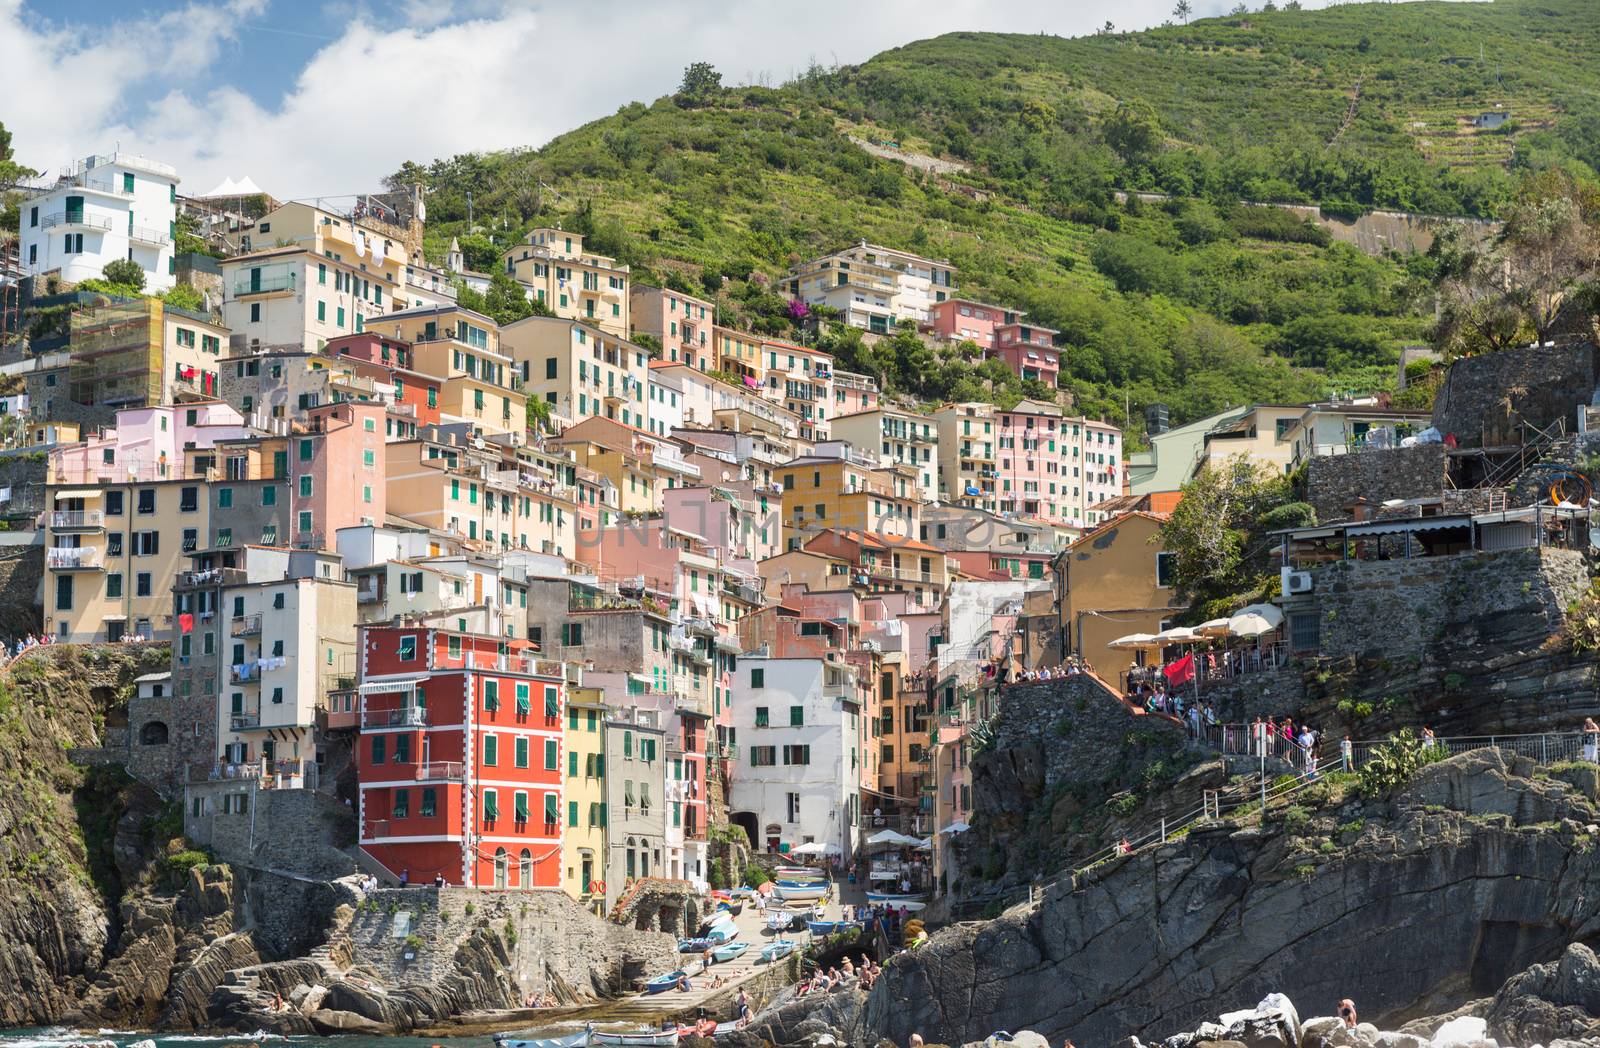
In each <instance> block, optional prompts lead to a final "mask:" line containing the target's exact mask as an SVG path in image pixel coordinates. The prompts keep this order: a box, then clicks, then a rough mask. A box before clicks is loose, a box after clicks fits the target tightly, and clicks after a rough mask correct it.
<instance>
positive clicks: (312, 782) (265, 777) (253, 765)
mask: <svg viewBox="0 0 1600 1048" xmlns="http://www.w3.org/2000/svg"><path fill="white" fill-rule="evenodd" d="M318 770H319V769H318V766H317V763H316V762H315V761H313V760H311V759H309V758H305V757H299V758H291V759H286V760H277V761H271V760H266V759H262V760H258V761H248V762H245V763H239V764H234V763H230V762H228V761H212V762H211V763H209V764H207V763H204V762H196V763H192V764H189V765H187V766H186V767H185V769H184V781H185V782H188V783H203V782H238V781H251V780H253V781H254V782H255V783H256V787H257V788H258V789H263V790H314V789H316V788H317V778H318Z"/></svg>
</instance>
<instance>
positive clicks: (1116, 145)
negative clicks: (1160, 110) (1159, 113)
mask: <svg viewBox="0 0 1600 1048" xmlns="http://www.w3.org/2000/svg"><path fill="white" fill-rule="evenodd" d="M1101 135H1102V136H1104V138H1105V140H1106V145H1108V146H1110V147H1111V148H1112V149H1113V150H1114V151H1115V152H1116V154H1117V155H1118V156H1120V157H1122V159H1123V160H1124V161H1125V162H1127V163H1129V164H1138V163H1143V162H1145V161H1147V160H1149V159H1150V158H1151V157H1152V156H1154V155H1155V153H1156V150H1157V149H1158V148H1159V147H1160V145H1161V125H1160V123H1159V122H1158V121H1157V120H1156V113H1155V110H1154V109H1151V108H1150V105H1149V104H1148V103H1146V102H1143V101H1141V100H1139V99H1134V100H1132V101H1129V102H1123V103H1121V104H1120V105H1118V106H1117V108H1116V110H1115V111H1114V112H1113V113H1112V114H1111V115H1110V116H1108V117H1106V119H1105V123H1104V125H1103V126H1102V127H1101Z"/></svg>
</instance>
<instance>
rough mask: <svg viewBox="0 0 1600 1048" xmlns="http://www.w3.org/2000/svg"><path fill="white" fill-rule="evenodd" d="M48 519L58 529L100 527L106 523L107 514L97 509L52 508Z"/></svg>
mask: <svg viewBox="0 0 1600 1048" xmlns="http://www.w3.org/2000/svg"><path fill="white" fill-rule="evenodd" d="M46 519H47V520H49V522H50V526H51V527H52V528H56V529H66V528H98V527H102V526H104V524H105V514H103V513H101V512H100V511H99V510H97V509H58V510H52V511H51V512H50V514H49V515H48V517H47V518H46Z"/></svg>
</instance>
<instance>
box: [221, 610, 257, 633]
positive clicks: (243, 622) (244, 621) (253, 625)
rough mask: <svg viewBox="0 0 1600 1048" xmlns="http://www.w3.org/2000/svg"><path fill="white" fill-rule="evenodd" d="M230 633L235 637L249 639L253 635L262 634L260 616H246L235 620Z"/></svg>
mask: <svg viewBox="0 0 1600 1048" xmlns="http://www.w3.org/2000/svg"><path fill="white" fill-rule="evenodd" d="M228 632H229V633H230V634H232V635H233V636H235V637H248V636H250V635H251V634H252V633H260V632H261V616H260V615H244V616H241V617H239V618H237V619H234V620H233V625H232V627H230V628H229V630H228Z"/></svg>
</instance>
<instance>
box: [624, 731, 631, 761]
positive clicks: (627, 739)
mask: <svg viewBox="0 0 1600 1048" xmlns="http://www.w3.org/2000/svg"><path fill="white" fill-rule="evenodd" d="M622 755H623V756H624V757H632V756H633V732H631V731H625V732H623V733H622Z"/></svg>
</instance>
